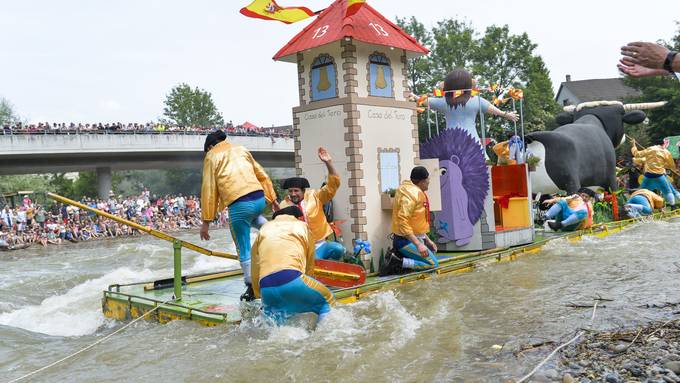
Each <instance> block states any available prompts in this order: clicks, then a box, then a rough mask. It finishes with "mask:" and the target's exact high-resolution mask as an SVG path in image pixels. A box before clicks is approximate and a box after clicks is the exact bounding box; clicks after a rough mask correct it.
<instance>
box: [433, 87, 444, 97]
mask: <svg viewBox="0 0 680 383" xmlns="http://www.w3.org/2000/svg"><path fill="white" fill-rule="evenodd" d="M432 94H434V96H435V97H442V96H444V92H442V90H441V89H439V88H435V89H434V90H433V91H432Z"/></svg>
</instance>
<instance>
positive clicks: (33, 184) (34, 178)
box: [0, 174, 50, 193]
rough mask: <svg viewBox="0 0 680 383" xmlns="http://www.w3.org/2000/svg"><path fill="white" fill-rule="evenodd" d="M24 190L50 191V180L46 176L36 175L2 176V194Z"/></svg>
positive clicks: (0, 184) (0, 185)
mask: <svg viewBox="0 0 680 383" xmlns="http://www.w3.org/2000/svg"><path fill="white" fill-rule="evenodd" d="M24 190H30V191H35V192H45V191H48V190H50V187H49V180H48V179H47V178H46V177H44V176H41V175H35V174H23V175H15V176H0V193H15V192H17V191H24Z"/></svg>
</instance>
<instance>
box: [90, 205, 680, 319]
mask: <svg viewBox="0 0 680 383" xmlns="http://www.w3.org/2000/svg"><path fill="white" fill-rule="evenodd" d="M678 216H680V211H677V210H676V211H674V212H661V213H657V214H654V215H653V216H650V217H651V218H653V219H661V220H668V219H670V218H674V217H678ZM636 222H640V220H635V219H631V220H625V221H616V222H610V223H606V224H598V225H595V226H594V227H592V228H590V229H587V230H582V231H578V232H571V233H544V234H540V235H537V236H536V241H534V242H533V243H531V244H527V245H522V246H516V247H511V248H496V249H490V250H484V251H474V252H463V253H461V252H458V253H439V254H438V258H439V267H438V268H436V269H434V270H427V271H420V272H412V273H408V274H401V275H393V276H386V277H380V276H378V275H377V274H376V273H373V274H370V275H368V276H367V278H366V282H365V283H364V284H362V285H360V286H356V287H351V288H342V289H338V288H331V290H332V291H333V293H334V294H335V297H336V299H337V301H338V303H352V302H355V301H357V300H360V299H362V298H364V297H366V296H367V295H369V294H371V293H374V292H377V291H381V290H385V289H391V288H395V287H397V286H399V285H403V284H407V283H415V282H418V281H421V280H426V279H430V278H432V277H433V276H435V275H453V274H457V273H463V272H469V271H472V270H474V269H475V268H476V267H478V266H480V265H484V264H489V263H500V262H507V261H514V260H516V259H517V258H518V257H520V256H523V255H527V254H534V253H537V252H539V251H540V250H541V249H542V248H543V246H545V245H546V244H547V243H549V242H551V241H554V240H556V239H564V240H568V241H571V242H576V241H579V240H581V239H582V238H583V237H586V236H593V237H600V238H602V237H606V236H608V235H610V234H614V233H618V232H620V231H622V230H623V229H624V228H626V227H628V226H630V225H632V224H634V223H636ZM186 278H187V280H188V281H189V283H186V284H185V285H183V286H182V299H181V300H180V301H177V302H173V300H174V290H173V286H172V285H170V286H168V287H165V288H155V289H154V288H153V284H154V281H147V282H139V283H130V284H113V285H110V286H109V287H108V289H107V290H106V291H104V296H103V299H102V310H103V313H104V315H105V316H106V317H108V318H113V319H116V320H120V321H127V320H132V319H134V318H138V317H140V316H143V315H145V314H147V313H148V315H146V317H145V319H146V320H150V321H157V322H160V323H167V322H169V321H172V320H191V321H194V322H197V323H199V324H201V325H204V326H217V325H221V324H238V323H239V322H240V321H241V302H240V301H239V297H240V296H241V294H242V293H243V291H244V284H243V274H242V272H241V270H232V271H226V272H221V273H215V274H206V275H200V276H193V277H186ZM145 286H146V288H145ZM149 311H153V312H151V313H149Z"/></svg>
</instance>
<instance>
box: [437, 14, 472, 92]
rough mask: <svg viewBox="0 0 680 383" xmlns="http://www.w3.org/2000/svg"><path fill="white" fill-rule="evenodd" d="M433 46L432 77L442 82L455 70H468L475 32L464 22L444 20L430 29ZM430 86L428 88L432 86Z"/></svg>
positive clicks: (470, 63)
mask: <svg viewBox="0 0 680 383" xmlns="http://www.w3.org/2000/svg"><path fill="white" fill-rule="evenodd" d="M432 36H433V37H434V46H433V47H432V54H431V55H430V58H431V60H432V66H433V68H434V71H433V73H432V75H433V76H435V78H436V79H437V81H440V80H443V79H444V77H445V76H446V74H447V73H449V72H450V71H451V70H453V69H455V68H470V67H471V65H472V62H473V55H474V53H475V51H476V49H477V41H476V39H475V30H474V29H473V28H472V25H471V24H470V23H468V22H465V21H459V20H454V19H446V20H443V21H440V22H438V23H437V26H436V27H434V28H432ZM434 85H435V84H431V85H430V86H434Z"/></svg>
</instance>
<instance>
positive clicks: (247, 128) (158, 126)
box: [2, 122, 293, 138]
mask: <svg viewBox="0 0 680 383" xmlns="http://www.w3.org/2000/svg"><path fill="white" fill-rule="evenodd" d="M217 129H220V130H224V131H225V132H226V133H227V134H228V135H232V136H265V137H277V138H278V137H284V138H286V137H292V134H293V131H292V127H290V126H282V127H271V128H262V127H258V126H255V125H253V124H251V123H248V122H246V123H244V124H242V125H233V124H232V123H231V122H229V123H227V124H225V125H224V126H211V127H202V126H181V125H174V124H165V123H157V122H147V123H127V124H124V123H120V122H115V123H92V124H83V123H73V122H71V123H64V122H62V123H49V122H44V123H43V122H40V123H37V124H24V123H22V122H17V123H11V124H10V123H7V124H4V125H3V126H2V134H5V135H11V134H208V133H210V132H211V131H214V130H217Z"/></svg>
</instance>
